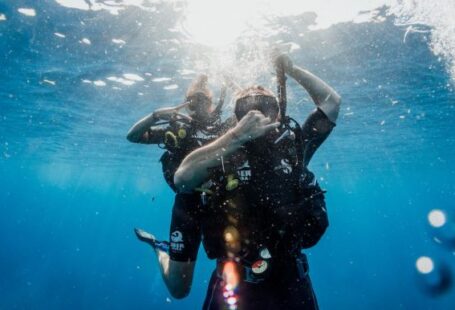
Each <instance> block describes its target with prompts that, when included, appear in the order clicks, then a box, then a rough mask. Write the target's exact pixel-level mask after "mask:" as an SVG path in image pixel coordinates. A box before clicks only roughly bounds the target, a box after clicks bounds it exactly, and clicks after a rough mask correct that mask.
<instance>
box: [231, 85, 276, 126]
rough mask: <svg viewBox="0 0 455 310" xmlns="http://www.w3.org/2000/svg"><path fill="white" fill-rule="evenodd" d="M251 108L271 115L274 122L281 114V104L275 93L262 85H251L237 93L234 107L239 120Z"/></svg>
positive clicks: (267, 115) (268, 115)
mask: <svg viewBox="0 0 455 310" xmlns="http://www.w3.org/2000/svg"><path fill="white" fill-rule="evenodd" d="M251 110H257V111H259V112H261V113H262V114H264V115H265V116H266V117H270V120H271V121H272V122H275V121H277V120H278V119H279V116H280V106H279V105H278V100H277V99H276V97H275V95H274V93H273V92H272V91H271V90H268V89H266V88H264V87H262V86H257V85H256V86H251V87H248V88H246V89H244V90H242V91H240V92H239V93H238V94H237V98H236V100H235V108H234V113H235V116H236V118H237V121H240V120H241V119H242V117H244V116H245V115H246V114H247V113H248V112H249V111H251Z"/></svg>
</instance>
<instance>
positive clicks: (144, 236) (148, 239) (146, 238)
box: [134, 228, 156, 247]
mask: <svg viewBox="0 0 455 310" xmlns="http://www.w3.org/2000/svg"><path fill="white" fill-rule="evenodd" d="M134 233H135V234H136V237H137V238H138V239H139V240H141V241H143V242H145V243H148V244H150V245H151V246H152V247H155V243H156V238H155V236H154V235H152V234H151V233H148V232H146V231H145V230H142V229H140V228H135V229H134Z"/></svg>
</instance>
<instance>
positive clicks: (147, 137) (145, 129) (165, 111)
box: [126, 102, 187, 144]
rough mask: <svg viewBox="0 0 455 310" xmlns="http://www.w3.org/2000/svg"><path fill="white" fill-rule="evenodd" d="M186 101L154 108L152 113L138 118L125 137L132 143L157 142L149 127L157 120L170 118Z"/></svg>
mask: <svg viewBox="0 0 455 310" xmlns="http://www.w3.org/2000/svg"><path fill="white" fill-rule="evenodd" d="M186 105H187V103H186V102H185V103H183V104H181V105H179V106H176V107H168V108H161V109H158V110H156V111H155V112H153V113H150V114H149V115H147V116H146V117H144V118H143V119H141V120H139V121H138V122H137V123H136V124H134V125H133V127H131V128H130V130H129V131H128V134H127V136H126V138H127V139H128V141H130V142H133V143H146V144H150V143H157V142H156V141H155V140H156V139H153V137H152V136H151V135H153V133H152V132H150V130H149V129H150V127H152V126H154V125H155V124H156V123H157V122H158V121H168V120H170V119H171V118H172V116H173V115H175V114H176V113H178V110H179V109H181V108H183V107H185V106H186Z"/></svg>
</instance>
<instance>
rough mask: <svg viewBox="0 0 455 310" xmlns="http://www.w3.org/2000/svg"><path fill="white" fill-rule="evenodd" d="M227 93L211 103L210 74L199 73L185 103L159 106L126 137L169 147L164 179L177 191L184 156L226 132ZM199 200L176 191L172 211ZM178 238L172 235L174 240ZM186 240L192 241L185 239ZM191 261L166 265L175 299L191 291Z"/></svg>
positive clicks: (141, 235)
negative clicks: (223, 118) (176, 179)
mask: <svg viewBox="0 0 455 310" xmlns="http://www.w3.org/2000/svg"><path fill="white" fill-rule="evenodd" d="M225 95H226V88H225V87H224V86H223V88H222V90H221V96H220V100H219V102H218V105H217V106H215V105H214V104H213V103H212V97H213V95H212V92H211V91H210V89H209V88H208V79H207V76H206V75H200V76H198V77H197V78H195V79H194V80H193V82H192V83H191V85H190V87H189V88H188V90H187V93H186V96H185V102H184V103H183V104H180V105H178V106H176V107H167V108H161V109H158V110H156V111H154V112H153V113H151V114H149V115H147V116H146V117H144V118H142V119H141V120H139V121H138V122H137V123H136V124H134V125H133V126H132V127H131V129H130V130H129V132H128V134H127V139H128V140H129V141H130V142H133V143H142V144H157V145H160V146H162V147H163V148H164V149H165V150H166V151H165V152H164V154H163V155H162V156H161V159H160V161H161V163H162V169H163V175H164V178H165V180H166V182H167V183H168V185H169V186H170V187H171V188H172V190H173V191H174V192H176V187H175V185H174V173H175V171H176V170H177V167H178V166H179V165H180V163H181V161H182V160H183V158H184V157H185V156H186V155H187V154H188V153H190V152H191V151H192V150H194V149H196V148H198V147H200V146H202V145H204V144H207V143H208V142H209V141H212V140H214V139H215V138H216V137H218V136H219V135H220V134H221V133H222V132H224V131H226V129H225V128H226V126H228V123H229V121H227V122H225V123H222V122H221V117H220V116H221V109H222V106H223V103H224V97H225ZM182 109H186V111H187V112H188V115H186V114H183V113H181V112H180V111H181V110H182ZM198 199H199V197H198V196H197V195H195V196H191V195H182V194H178V193H177V194H176V196H175V202H174V206H173V209H172V212H173V213H174V212H175V210H179V209H180V208H181V207H180V205H185V206H186V205H198V204H199V200H198ZM193 207H195V206H193ZM172 217H173V218H174V217H175V215H174V214H173V216H172ZM135 233H136V236H137V237H138V239H139V240H141V241H144V242H146V243H148V244H150V245H151V246H152V247H153V248H156V249H161V250H163V251H164V252H167V251H168V247H169V244H168V243H167V242H158V241H156V240H155V238H154V236H153V235H151V234H149V233H147V232H146V231H144V230H142V229H138V228H136V229H135ZM178 237H179V236H171V238H174V239H175V238H178ZM183 241H185V242H191V240H186V239H185V240H183ZM164 252H163V253H162V254H160V255H159V256H160V257H161V258H160V259H161V260H166V256H167V254H165V253H164ZM188 264H191V262H185V261H183V262H180V261H175V262H174V261H173V262H172V263H170V264H167V265H166V266H164V268H165V270H166V271H167V272H164V270H162V274H163V279H164V281H165V283H166V285H167V287H168V289H169V291H170V293H171V295H172V296H173V297H175V298H182V297H184V296H186V295H187V293H188V291H189V285H190V284H191V281H192V277H193V269H194V268H192V267H188ZM167 275H169V276H167ZM173 275H182V276H183V278H181V277H180V276H179V277H178V278H175V277H172V276H173Z"/></svg>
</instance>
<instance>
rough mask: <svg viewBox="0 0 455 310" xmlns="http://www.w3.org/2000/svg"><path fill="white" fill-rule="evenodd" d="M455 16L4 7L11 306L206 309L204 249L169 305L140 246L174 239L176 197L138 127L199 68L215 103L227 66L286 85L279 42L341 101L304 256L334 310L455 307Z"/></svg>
mask: <svg viewBox="0 0 455 310" xmlns="http://www.w3.org/2000/svg"><path fill="white" fill-rule="evenodd" d="M314 2H316V1H314ZM319 2H321V1H319ZM454 16H455V2H454V1H453V0H440V1H431V2H430V1H418V0H414V1H379V0H377V1H376V0H373V1H359V0H351V1H342V4H341V3H340V1H339V2H336V1H322V3H313V2H309V1H301V2H299V4H296V3H294V1H287V0H283V1H275V2H274V1H270V2H265V1H257V0H256V1H251V2H247V1H243V2H242V1H239V2H237V1H230V2H229V3H228V2H227V1H226V2H222V1H197V0H196V1H189V2H187V1H147V0H130V1H93V0H55V1H54V0H43V1H31V0H30V1H22V0H14V1H13V0H6V1H5V0H1V1H0V68H1V74H0V186H1V189H0V309H183V308H186V309H198V308H200V307H201V305H202V302H203V299H204V296H205V293H206V288H207V282H208V279H209V275H210V274H211V272H212V269H213V266H214V262H212V261H209V260H208V259H207V258H206V255H205V253H204V252H203V250H202V247H201V250H200V253H199V256H198V262H197V265H196V274H195V278H194V284H193V287H192V291H191V294H190V295H189V296H188V297H187V298H186V299H183V300H174V299H172V298H171V297H170V294H169V293H168V292H167V290H166V288H165V286H164V284H163V282H162V279H161V277H160V274H159V270H158V265H157V262H156V258H155V257H154V255H153V253H152V251H151V249H150V248H149V247H147V246H146V245H144V244H142V243H140V242H138V241H136V238H135V236H134V233H133V228H134V227H141V228H144V229H146V230H148V231H151V232H152V233H154V234H155V235H156V236H157V237H158V238H166V237H167V236H168V229H169V222H170V215H171V207H172V203H173V192H172V191H171V190H170V189H169V188H168V186H167V184H166V183H165V181H164V179H163V176H162V172H161V165H160V163H159V161H158V159H159V157H160V155H161V153H162V152H163V151H162V150H161V149H159V148H158V147H157V146H154V145H139V144H132V143H129V142H128V141H127V140H126V133H127V131H128V129H129V128H130V126H131V125H132V124H133V123H135V122H136V121H137V120H138V119H139V118H141V117H143V116H144V115H146V114H148V113H150V112H152V111H153V110H154V109H156V108H158V107H163V106H170V105H176V104H178V103H181V102H182V101H183V99H184V94H185V91H186V88H187V87H188V86H189V83H190V81H191V79H192V78H194V76H195V75H196V74H197V73H201V72H204V73H208V74H209V79H210V83H211V86H212V88H213V90H214V93H215V97H216V96H217V95H218V94H219V89H220V85H221V81H222V75H223V72H224V73H226V72H228V73H229V74H230V75H231V76H232V77H233V78H234V80H235V81H236V82H238V84H239V85H241V86H248V85H251V84H254V83H261V84H263V85H265V86H267V87H270V88H272V89H274V90H275V82H274V76H273V69H272V66H271V62H270V60H269V58H268V57H267V55H268V52H269V51H270V50H271V49H272V48H274V47H279V48H280V49H281V50H283V51H286V52H289V53H290V56H291V58H292V59H293V61H294V63H295V64H297V65H300V66H304V67H305V68H308V69H309V70H310V71H312V72H314V73H315V74H317V75H318V76H320V77H321V78H322V79H324V80H325V81H327V82H328V83H329V84H330V85H331V86H333V87H334V88H335V89H336V90H337V91H338V92H339V93H340V94H341V96H342V97H343V103H342V110H341V113H340V118H339V121H338V124H337V127H336V128H335V130H334V131H333V133H332V135H331V136H330V137H329V139H328V140H327V141H326V142H325V143H324V145H323V146H322V147H321V148H320V150H318V152H317V153H316V155H315V156H314V158H313V160H312V163H311V164H310V169H312V170H313V171H314V172H315V173H316V175H317V176H318V179H319V182H320V184H321V185H322V186H323V187H324V188H325V189H326V190H327V191H328V192H327V196H326V200H327V208H328V212H329V219H330V227H329V229H328V231H327V233H326V235H325V236H324V237H323V239H322V240H321V241H320V242H319V244H318V245H316V246H315V247H314V248H312V249H310V250H308V251H306V252H307V254H308V256H309V260H310V270H311V272H310V273H311V277H312V281H313V284H314V288H315V291H316V294H317V297H318V301H319V304H320V307H321V309H453V305H454V304H455V288H454V287H451V285H450V283H449V282H450V281H446V282H444V281H445V280H444V281H443V280H441V279H446V280H447V279H450V278H451V275H452V274H454V273H455V230H454V229H455V228H454V227H455V221H454V219H453V212H454V207H455V205H454V198H455V134H454V131H455V122H454V119H455V93H454V91H453V88H454V85H455V19H454V18H453V17H454ZM288 96H289V99H288V102H289V103H288V114H289V115H291V116H293V117H294V118H296V119H298V120H300V121H303V120H304V119H305V117H306V115H307V114H308V112H309V111H311V110H312V109H313V108H314V105H313V103H312V102H311V100H310V98H309V97H308V96H307V94H306V93H305V92H304V90H303V89H302V88H301V87H300V86H298V85H297V84H296V83H295V82H294V81H292V79H288ZM230 98H232V92H231V93H230V96H229V97H228V99H229V101H230V102H229V104H228V107H227V109H226V111H224V116H225V117H227V116H228V115H229V114H230V113H232V100H231V99H230ZM435 212H436V213H435ZM422 257H424V259H423V261H422V260H420V263H419V258H422ZM419 264H420V265H419ZM422 264H423V265H422ZM422 266H423V267H422ZM441 281H442V282H444V283H443V284H442V285H441Z"/></svg>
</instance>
